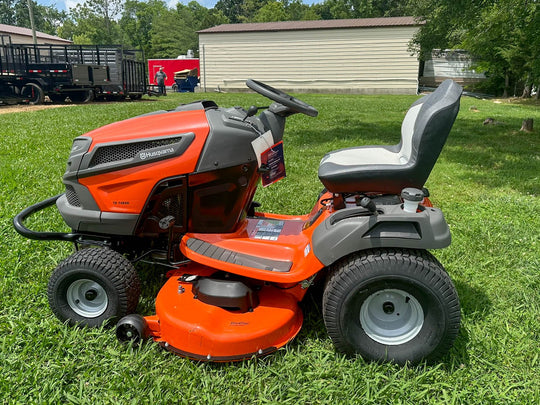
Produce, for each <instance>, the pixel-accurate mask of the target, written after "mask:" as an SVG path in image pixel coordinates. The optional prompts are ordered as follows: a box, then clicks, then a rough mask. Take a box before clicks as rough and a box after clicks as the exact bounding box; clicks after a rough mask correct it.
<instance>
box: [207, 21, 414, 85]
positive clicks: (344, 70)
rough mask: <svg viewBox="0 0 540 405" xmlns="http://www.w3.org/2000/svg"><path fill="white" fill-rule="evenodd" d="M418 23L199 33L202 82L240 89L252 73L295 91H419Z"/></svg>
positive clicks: (259, 78) (262, 79)
mask: <svg viewBox="0 0 540 405" xmlns="http://www.w3.org/2000/svg"><path fill="white" fill-rule="evenodd" d="M416 30H417V27H414V26H403V27H399V26H398V27H377V28H344V29H318V30H303V31H277V32H239V33H200V34H199V44H200V48H199V56H200V59H201V87H203V89H204V88H205V87H206V90H207V91H212V90H215V89H222V90H242V89H245V84H244V83H245V81H246V79H248V78H253V79H256V80H260V81H263V82H266V83H268V84H270V85H272V86H275V87H277V88H280V89H283V90H288V91H296V92H302V91H304V92H339V93H366V94H371V93H372V94H416V92H417V87H418V60H417V58H416V57H415V56H411V54H410V52H409V51H408V50H407V46H408V42H409V41H410V39H411V38H412V36H413V34H414V33H415V32H416Z"/></svg>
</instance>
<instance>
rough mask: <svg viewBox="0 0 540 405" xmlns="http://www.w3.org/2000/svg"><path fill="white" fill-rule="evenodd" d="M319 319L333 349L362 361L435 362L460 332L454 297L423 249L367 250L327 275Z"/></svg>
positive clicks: (445, 276)
mask: <svg viewBox="0 0 540 405" xmlns="http://www.w3.org/2000/svg"><path fill="white" fill-rule="evenodd" d="M323 316H324V322H325V325H326V328H327V330H328V334H329V335H330V337H331V339H332V341H333V342H334V345H335V346H336V348H337V349H338V350H339V351H341V352H344V353H347V354H355V353H358V354H360V355H361V356H362V357H363V358H365V359H366V360H374V361H390V362H395V363H398V364H405V363H406V362H410V363H413V364H415V363H418V362H420V361H422V360H426V361H428V362H433V361H436V360H438V359H439V358H440V357H442V356H443V355H444V354H445V353H446V352H447V351H448V350H449V349H450V347H451V346H452V344H453V342H454V339H455V338H456V336H457V334H458V332H459V325H460V306H459V299H458V296H457V292H456V290H455V288H454V285H453V284H452V281H451V280H450V278H449V277H448V274H447V273H446V272H445V271H444V268H443V267H442V265H441V264H440V263H439V262H438V261H437V259H435V257H433V256H432V255H431V254H430V253H429V252H427V251H423V250H407V249H388V250H371V251H366V252H362V253H357V254H355V255H352V256H349V257H347V258H345V259H344V260H342V261H341V262H339V263H337V264H336V265H335V266H334V268H333V270H332V271H331V273H330V275H329V277H328V280H327V283H326V287H325V291H324V295H323Z"/></svg>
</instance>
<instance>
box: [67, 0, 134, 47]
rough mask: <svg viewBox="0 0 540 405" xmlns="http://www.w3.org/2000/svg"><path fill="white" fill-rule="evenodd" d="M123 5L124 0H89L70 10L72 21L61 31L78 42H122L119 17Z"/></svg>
mask: <svg viewBox="0 0 540 405" xmlns="http://www.w3.org/2000/svg"><path fill="white" fill-rule="evenodd" d="M122 7H123V0H94V1H88V0H87V1H85V2H84V4H82V5H80V6H78V7H77V8H72V9H70V10H69V16H70V17H71V21H70V22H66V23H65V24H64V26H63V27H61V28H60V30H59V31H60V32H61V33H62V35H63V36H64V37H65V38H70V39H72V40H73V41H74V42H75V43H77V44H120V43H122V33H121V31H120V27H119V26H118V22H117V19H118V17H119V16H120V13H121V11H122Z"/></svg>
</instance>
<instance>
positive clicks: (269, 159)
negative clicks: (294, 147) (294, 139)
mask: <svg viewBox="0 0 540 405" xmlns="http://www.w3.org/2000/svg"><path fill="white" fill-rule="evenodd" d="M261 167H264V168H265V171H263V173H262V179H261V180H262V185H263V187H266V186H269V185H270V184H273V183H275V182H277V181H279V180H281V179H282V178H284V177H285V176H286V174H285V157H284V155H283V141H280V142H278V143H276V144H275V145H273V146H272V147H271V148H268V149H267V150H265V151H264V152H263V153H262V154H261Z"/></svg>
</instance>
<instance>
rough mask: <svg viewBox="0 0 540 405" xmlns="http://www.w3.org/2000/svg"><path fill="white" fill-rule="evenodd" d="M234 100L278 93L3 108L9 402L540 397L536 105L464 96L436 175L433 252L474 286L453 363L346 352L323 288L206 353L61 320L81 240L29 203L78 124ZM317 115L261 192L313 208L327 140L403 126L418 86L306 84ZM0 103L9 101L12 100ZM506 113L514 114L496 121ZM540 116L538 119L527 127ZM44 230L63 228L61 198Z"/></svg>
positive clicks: (258, 100)
mask: <svg viewBox="0 0 540 405" xmlns="http://www.w3.org/2000/svg"><path fill="white" fill-rule="evenodd" d="M200 98H207V99H213V100H215V101H216V102H218V104H220V105H222V106H231V105H241V106H244V107H248V106H249V105H251V104H258V105H265V104H266V105H267V100H266V99H264V98H262V97H261V96H258V95H253V94H170V95H169V96H167V97H166V98H160V99H152V100H146V101H141V102H125V103H117V104H92V105H80V106H73V107H66V108H54V109H48V110H41V111H35V112H21V113H10V114H3V115H0V173H1V179H0V236H1V240H2V243H1V247H0V249H1V254H0V403H24V404H26V403H48V402H51V403H71V402H73V403H113V402H114V403H117V402H119V403H137V404H138V403H167V404H168V403H186V404H194V403H212V404H214V403H230V404H250V403H276V404H277V403H280V404H281V403H290V404H298V403H314V404H316V403H335V404H339V403H358V404H367V403H375V404H381V403H391V404H395V403H411V404H423V403H462V404H471V403H482V404H497V403H499V404H538V403H540V356H539V355H540V277H539V268H540V245H539V230H540V203H539V200H538V194H539V190H540V179H539V176H540V130H539V128H540V110H539V107H538V106H537V105H534V104H528V105H524V104H516V103H502V104H495V103H494V102H493V101H486V100H477V99H472V98H463V100H462V105H461V111H460V113H459V115H458V117H457V120H456V123H455V125H454V129H453V130H452V132H451V134H450V137H449V139H448V142H447V145H446V147H445V149H444V150H443V152H442V155H441V157H440V159H439V161H438V163H437V165H436V166H435V169H434V170H433V172H432V174H431V176H430V178H429V180H428V182H427V184H426V185H427V187H428V188H429V189H430V191H431V194H432V201H433V202H434V204H435V205H437V206H438V207H440V208H442V210H443V211H444V213H445V215H446V218H447V221H448V222H449V224H450V228H451V230H452V236H453V242H452V245H451V246H450V247H449V248H447V249H444V250H441V251H435V252H433V253H434V254H435V255H436V256H437V257H438V258H439V260H440V261H441V262H442V263H443V264H444V265H445V267H446V269H447V270H448V272H449V274H450V276H451V278H452V279H453V281H454V283H455V285H456V287H457V290H458V293H459V295H460V299H461V305H462V328H461V331H460V334H459V336H458V338H457V340H456V342H455V346H454V348H453V349H452V350H451V351H450V353H449V354H448V355H447V356H446V357H445V358H444V360H443V361H442V362H440V363H439V364H435V365H432V366H418V367H398V366H394V365H389V364H383V365H380V364H373V363H366V362H364V361H363V360H362V359H361V358H346V357H344V356H342V355H340V354H338V353H336V352H335V350H334V348H333V346H332V343H331V341H330V339H329V338H328V337H327V335H326V331H325V328H324V325H323V322H322V315H321V308H320V302H319V296H318V295H317V294H311V295H310V294H308V296H307V297H306V299H305V302H304V305H303V307H304V313H305V323H304V327H303V329H302V331H301V332H300V334H299V335H298V337H297V338H296V339H295V340H294V341H293V342H292V343H290V344H289V345H288V346H286V347H285V348H283V349H281V350H279V351H278V352H277V353H275V354H273V355H271V356H268V357H266V358H263V359H253V360H250V361H245V362H241V363H231V364H207V363H198V362H194V361H190V360H187V359H183V358H180V357H176V356H174V355H172V354H170V353H168V352H165V351H163V350H161V349H160V348H159V347H158V346H157V345H156V344H153V343H152V342H148V343H145V344H143V345H142V346H141V347H140V348H138V349H132V348H131V347H129V346H125V345H122V344H120V343H118V342H117V340H116V337H115V336H114V332H113V331H111V330H106V329H78V328H70V327H68V326H65V325H63V324H61V323H60V322H59V321H58V320H57V319H56V318H55V317H54V316H53V314H52V312H51V311H50V310H49V308H48V303H47V297H46V289H47V281H48V278H49V275H50V273H51V271H52V269H53V268H54V267H55V266H56V265H57V264H58V262H59V261H61V260H62V259H64V258H65V257H67V256H68V255H69V254H70V253H71V252H72V247H71V246H70V245H69V244H68V243H62V242H37V241H30V240H27V239H24V238H23V237H21V236H19V235H18V234H17V233H16V232H15V231H14V230H13V228H12V225H11V220H12V218H13V216H14V215H15V214H17V213H18V212H19V211H20V210H22V209H23V208H25V207H26V206H28V205H31V204H33V203H35V202H37V201H40V200H42V199H44V198H46V197H49V196H52V195H54V194H57V193H60V192H63V185H62V182H61V176H62V174H63V172H64V169H65V164H66V160H67V156H68V154H69V150H70V147H71V142H72V140H73V138H74V137H76V136H78V135H81V134H83V133H85V132H87V131H89V130H91V129H93V128H96V127H99V126H102V125H104V124H107V123H110V122H113V121H117V120H121V119H124V118H128V117H131V116H134V115H138V114H141V113H145V112H150V111H154V110H158V109H170V108H173V107H175V106H176V105H178V104H179V103H184V102H188V101H192V100H195V99H200ZM301 98H303V99H304V100H306V101H307V102H309V103H311V104H312V105H314V106H315V107H317V108H318V109H319V111H320V115H319V117H317V118H309V117H307V116H300V115H296V116H293V117H291V118H290V119H289V121H288V123H287V130H286V133H285V138H284V140H285V159H286V163H287V177H286V178H285V179H284V180H282V181H281V182H279V183H277V184H275V185H273V186H271V187H269V188H266V189H260V190H259V191H258V195H257V198H256V199H257V200H258V201H261V202H262V203H263V207H262V209H264V210H266V211H271V212H283V213H287V214H300V213H305V212H308V211H309V210H310V209H311V206H312V205H313V204H314V202H315V200H316V197H317V195H318V193H319V191H320V189H321V188H322V186H321V184H320V183H319V181H318V179H317V166H318V163H319V161H320V159H321V157H322V156H323V155H324V153H325V152H327V151H330V150H333V149H337V148H343V147H349V146H355V145H369V144H392V143H397V142H398V140H399V131H400V125H401V120H402V119H403V117H404V114H405V112H406V110H407V108H408V106H409V105H410V103H412V101H414V100H415V99H416V97H414V96H357V95H324V94H317V95H302V96H301ZM0 108H1V107H0ZM487 117H492V118H494V119H495V120H497V121H501V122H502V123H503V124H501V125H494V126H484V125H482V122H483V121H484V119H485V118H487ZM525 118H534V120H535V123H534V124H535V126H536V130H535V131H534V132H532V133H524V132H520V131H519V128H520V126H521V121H522V120H523V119H525ZM30 223H31V225H32V227H33V228H35V229H41V230H51V229H52V228H54V229H56V230H61V229H63V225H62V221H61V219H59V216H58V215H57V214H56V213H55V212H54V210H50V212H47V213H46V215H42V216H39V217H37V218H35V219H32V221H30ZM143 273H144V274H143V279H144V280H149V281H148V285H147V286H145V288H144V291H143V296H142V298H141V302H140V304H139V308H138V310H139V312H141V313H143V314H145V315H146V314H150V313H151V312H152V310H153V300H154V297H155V294H156V292H157V290H158V289H159V286H160V284H161V283H162V282H163V278H162V276H161V273H160V272H157V273H155V274H157V275H156V277H155V279H156V281H153V282H150V281H151V280H152V279H153V278H152V277H151V276H152V275H154V273H150V272H149V271H148V269H143Z"/></svg>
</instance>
